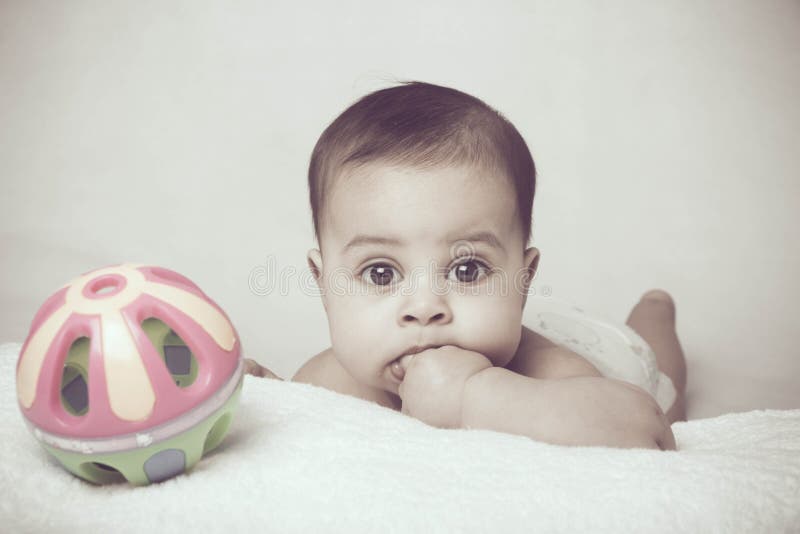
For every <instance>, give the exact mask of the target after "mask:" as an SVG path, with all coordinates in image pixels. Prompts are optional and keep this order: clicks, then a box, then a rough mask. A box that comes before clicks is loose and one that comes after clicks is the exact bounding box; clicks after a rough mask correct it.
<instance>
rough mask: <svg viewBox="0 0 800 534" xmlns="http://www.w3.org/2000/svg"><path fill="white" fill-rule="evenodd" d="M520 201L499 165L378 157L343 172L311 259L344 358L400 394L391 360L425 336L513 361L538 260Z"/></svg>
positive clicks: (359, 376)
mask: <svg viewBox="0 0 800 534" xmlns="http://www.w3.org/2000/svg"><path fill="white" fill-rule="evenodd" d="M515 206H516V197H515V192H514V189H513V187H512V185H511V184H510V183H509V181H508V179H507V178H506V177H505V175H503V174H501V173H500V172H498V171H487V170H483V169H479V168H471V167H456V168H453V167H450V168H442V169H430V170H414V169H409V168H399V167H387V166H380V165H377V164H373V165H369V166H366V167H362V168H360V169H358V170H356V171H353V172H352V173H348V174H346V175H343V176H340V177H339V178H338V179H337V181H336V183H335V185H334V186H333V188H332V190H331V193H330V194H329V195H328V197H327V199H326V205H325V213H324V215H323V217H324V219H323V221H322V231H321V234H322V235H321V236H320V240H321V248H322V252H323V253H324V257H322V256H321V255H320V252H319V251H317V250H316V249H315V250H311V251H309V256H308V259H309V262H310V265H311V266H312V268H316V269H317V270H318V271H319V278H318V284H319V286H320V288H321V289H322V290H323V297H322V298H323V303H324V305H325V309H326V311H327V315H328V323H329V328H330V334H331V342H332V349H333V352H334V354H335V355H336V357H337V359H338V360H339V362H340V363H341V365H342V366H343V367H344V368H345V369H346V370H347V371H348V372H349V373H350V374H351V375H352V376H353V377H354V378H355V379H356V380H358V381H359V382H361V383H362V384H368V385H371V386H373V387H378V388H380V389H383V390H386V391H391V392H393V393H397V386H398V383H399V382H398V380H397V379H396V378H394V375H393V374H392V372H391V368H390V367H391V364H392V363H393V362H395V361H396V360H397V359H398V358H400V356H402V355H403V354H404V353H405V352H406V351H407V350H408V349H409V348H411V347H413V346H415V345H419V346H424V345H429V344H432V345H456V346H458V347H461V348H463V349H466V350H471V351H475V352H479V353H481V354H483V355H484V356H486V357H487V358H489V359H490V360H491V361H492V363H493V364H494V365H496V366H505V365H506V364H507V363H508V362H509V361H510V360H511V358H512V357H513V356H514V354H515V352H516V350H517V347H518V345H519V341H520V335H521V324H522V323H521V318H522V309H523V306H524V302H525V294H526V291H527V285H528V284H529V282H530V278H531V277H532V276H533V272H534V271H535V268H536V264H537V263H538V259H537V255H538V251H537V250H536V249H535V248H530V249H528V250H525V247H524V245H525V243H523V235H522V227H521V225H520V223H519V220H518V216H517V215H516V212H515ZM312 264H313V265H312Z"/></svg>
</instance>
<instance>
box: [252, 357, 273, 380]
mask: <svg viewBox="0 0 800 534" xmlns="http://www.w3.org/2000/svg"><path fill="white" fill-rule="evenodd" d="M244 372H245V373H247V374H249V375H253V376H258V377H262V378H273V379H275V380H282V378H281V377H279V376H278V375H276V374H275V373H273V372H272V371H270V370H269V369H267V368H266V367H264V366H262V365H260V364H259V363H258V362H256V361H255V360H252V359H250V358H245V359H244Z"/></svg>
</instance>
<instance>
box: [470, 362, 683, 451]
mask: <svg viewBox="0 0 800 534" xmlns="http://www.w3.org/2000/svg"><path fill="white" fill-rule="evenodd" d="M461 419H462V420H461V422H462V426H463V427H466V428H482V429H487V430H495V431H498V432H506V433H510V434H520V435H525V436H529V437H531V438H533V439H536V440H538V441H544V442H547V443H553V444H558V445H583V446H609V447H623V448H629V447H644V448H652V449H657V448H660V449H671V450H674V449H675V448H676V446H675V438H674V436H673V434H672V431H671V429H670V426H669V422H668V421H667V419H666V417H665V416H664V414H663V412H662V411H661V409H660V408H659V407H658V404H656V402H655V400H654V399H653V397H652V396H651V395H649V394H648V393H647V392H645V391H644V390H642V389H640V388H637V387H636V386H633V385H630V384H627V383H625V382H621V381H618V380H612V379H607V378H602V377H595V376H579V377H570V378H565V379H557V380H542V379H536V378H530V377H527V376H523V375H520V374H517V373H515V372H513V371H510V370H508V369H504V368H502V367H490V368H487V369H484V370H482V371H480V372H478V373H476V374H474V375H472V376H471V377H470V378H469V379H468V380H467V381H466V383H465V385H464V389H463V394H462V406H461Z"/></svg>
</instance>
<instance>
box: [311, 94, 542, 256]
mask: <svg viewBox="0 0 800 534" xmlns="http://www.w3.org/2000/svg"><path fill="white" fill-rule="evenodd" d="M373 162H381V163H385V164H387V165H399V166H408V167H412V168H430V167H437V166H446V165H457V164H468V165H479V166H483V167H484V168H488V169H499V170H500V171H502V172H503V173H504V174H505V175H506V176H508V177H509V178H510V180H511V182H512V184H513V186H514V189H515V191H516V196H517V205H516V214H517V216H518V217H519V219H520V222H521V223H522V232H523V237H524V239H525V241H524V244H526V243H528V241H529V240H530V237H531V212H532V209H533V196H534V193H535V190H536V167H535V165H534V162H533V157H532V156H531V153H530V150H528V145H527V144H525V140H524V139H523V138H522V136H521V135H520V134H519V132H518V131H517V129H516V128H515V127H514V125H513V124H511V123H510V122H509V121H508V120H507V119H506V118H505V117H503V116H502V115H501V114H500V113H499V112H498V111H496V110H494V109H492V108H491V107H489V106H488V105H486V104H485V103H484V102H483V101H481V100H479V99H478V98H475V97H474V96H470V95H468V94H466V93H463V92H461V91H457V90H455V89H451V88H449V87H442V86H438V85H433V84H430V83H423V82H416V81H411V82H403V83H402V84H401V85H398V86H395V87H389V88H386V89H380V90H378V91H375V92H373V93H370V94H368V95H366V96H364V97H362V98H361V99H360V100H358V101H357V102H356V103H354V104H353V105H351V106H350V107H349V108H347V109H346V110H345V111H344V112H342V114H341V115H339V116H338V117H337V118H336V119H335V120H334V121H333V122H332V123H331V124H330V125H329V126H328V127H327V128H326V129H325V131H324V132H322V135H321V136H320V138H319V140H318V141H317V144H316V146H315V147H314V151H313V153H312V155H311V162H310V164H309V168H308V186H309V199H310V202H311V213H312V217H313V220H314V235H315V236H316V238H317V242H320V235H321V221H322V212H323V209H324V199H325V197H326V194H327V193H328V191H329V189H330V187H331V184H332V182H333V181H334V180H335V179H337V176H338V175H339V174H340V173H341V171H342V170H343V169H344V168H348V169H352V168H356V167H358V166H360V165H365V164H367V163H373Z"/></svg>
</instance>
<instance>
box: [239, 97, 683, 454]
mask: <svg viewBox="0 0 800 534" xmlns="http://www.w3.org/2000/svg"><path fill="white" fill-rule="evenodd" d="M535 182H536V170H535V167H534V162H533V159H532V157H531V154H530V151H529V150H528V147H527V145H526V143H525V141H524V140H523V138H522V137H521V136H520V134H519V133H518V132H517V130H516V128H514V126H513V125H512V124H511V123H510V122H509V121H508V120H506V119H505V118H504V117H503V116H502V115H500V114H499V113H498V112H497V111H495V110H493V109H492V108H490V107H489V106H487V105H486V104H485V103H484V102H482V101H481V100H479V99H477V98H475V97H472V96H470V95H467V94H465V93H462V92H460V91H457V90H454V89H450V88H446V87H440V86H436V85H431V84H427V83H419V82H410V83H404V84H402V85H399V86H396V87H391V88H388V89H383V90H379V91H376V92H374V93H371V94H369V95H367V96H365V97H363V98H362V99H361V100H359V101H358V102H356V103H355V104H353V105H352V106H350V107H349V108H348V109H347V110H345V111H344V112H343V113H342V114H341V115H340V116H339V117H338V118H337V119H336V120H335V121H334V122H333V123H332V124H331V125H330V126H329V127H328V128H327V129H326V130H325V132H323V134H322V136H321V137H320V139H319V141H318V142H317V145H316V147H315V148H314V152H313V154H312V157H311V163H310V166H309V188H310V200H311V211H312V214H313V222H314V230H315V234H316V238H317V242H318V244H319V249H313V250H311V251H309V253H308V265H309V267H310V268H311V271H312V272H313V274H314V276H315V278H316V281H317V284H318V286H319V288H320V289H321V292H322V303H323V305H324V307H325V311H326V313H327V316H328V323H329V329H330V336H331V343H332V346H331V347H330V348H328V349H326V350H325V351H323V352H321V353H320V354H317V355H316V356H314V357H312V358H311V359H310V360H308V361H307V362H306V363H305V364H304V365H303V366H302V367H301V368H300V369H299V370H298V371H297V374H296V375H295V376H294V378H293V380H294V381H298V382H306V383H309V384H314V385H317V386H322V387H325V388H328V389H331V390H334V391H337V392H340V393H344V394H347V395H353V396H356V397H360V398H362V399H366V400H369V401H374V402H377V403H378V404H381V405H383V406H386V407H388V408H391V409H394V410H401V411H402V412H403V413H405V414H408V415H410V416H412V417H416V418H418V419H420V420H422V421H424V422H426V423H428V424H430V425H434V426H437V427H443V428H481V429H490V430H496V431H500V432H507V433H512V434H520V435H525V436H529V437H531V438H534V439H536V440H540V441H545V442H548V443H553V444H564V445H602V446H614V447H647V448H660V449H675V448H676V446H675V439H674V436H673V434H672V431H671V429H670V424H671V423H672V422H674V421H676V420H684V419H685V414H684V388H685V383H686V367H685V361H684V358H683V353H682V351H681V348H680V344H679V342H678V339H677V336H676V333H675V322H674V320H675V308H674V304H673V302H672V299H671V298H670V296H669V295H668V294H667V293H665V292H663V291H659V290H653V291H650V292H648V293H646V294H645V295H644V296H643V297H642V300H641V301H640V302H639V303H638V304H637V305H636V306H635V307H634V309H633V311H632V312H631V314H630V317H629V318H628V321H627V324H628V325H629V326H630V327H631V328H633V329H634V330H635V331H636V332H637V333H638V334H639V335H640V336H641V337H642V338H643V339H644V340H646V341H647V342H648V343H649V344H650V346H651V347H652V348H653V350H654V352H655V354H656V358H657V362H658V367H659V369H660V371H661V372H663V373H665V374H666V375H667V376H669V377H670V379H671V380H672V382H673V384H674V387H675V390H676V393H677V396H676V399H675V401H674V403H673V404H672V406H671V408H670V409H669V410H668V411H667V413H666V415H665V414H664V412H663V411H662V409H661V408H660V407H659V406H658V404H657V403H656V400H655V399H654V397H653V396H652V395H651V394H650V393H648V392H646V391H644V390H643V389H641V388H639V387H637V386H634V385H632V384H629V383H626V382H622V381H619V380H612V379H610V378H604V377H603V376H602V375H601V373H600V372H599V371H598V370H597V368H596V367H594V366H593V365H592V364H591V363H589V361H588V360H586V359H584V358H583V357H581V356H579V355H578V354H576V353H574V352H572V351H571V350H569V349H567V348H565V347H561V346H557V345H555V344H554V343H552V342H550V341H548V340H547V339H546V338H544V337H542V336H541V335H539V334H537V333H535V332H533V331H532V330H530V329H529V328H526V327H524V326H523V325H522V312H523V308H524V307H525V303H526V298H527V295H528V293H529V291H528V290H529V285H530V283H531V281H532V279H533V277H534V274H535V272H536V269H537V266H538V263H539V258H540V253H539V250H537V249H536V248H534V247H528V246H527V244H528V242H529V241H530V238H531V214H532V207H533V198H534V191H535ZM248 366H249V372H250V373H251V374H256V375H260V376H264V375H268V374H270V373H269V371H267V370H265V369H263V368H261V367H260V366H258V365H257V364H255V362H252V361H249V362H248Z"/></svg>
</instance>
